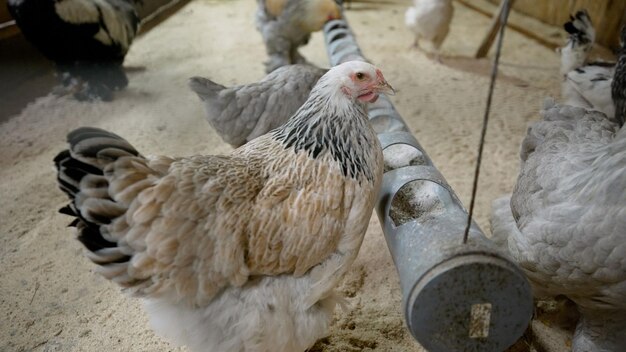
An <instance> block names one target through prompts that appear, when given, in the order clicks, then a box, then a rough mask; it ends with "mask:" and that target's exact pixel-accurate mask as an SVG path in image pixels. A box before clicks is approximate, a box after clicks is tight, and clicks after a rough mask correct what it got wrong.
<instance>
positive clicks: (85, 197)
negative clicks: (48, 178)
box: [54, 127, 149, 285]
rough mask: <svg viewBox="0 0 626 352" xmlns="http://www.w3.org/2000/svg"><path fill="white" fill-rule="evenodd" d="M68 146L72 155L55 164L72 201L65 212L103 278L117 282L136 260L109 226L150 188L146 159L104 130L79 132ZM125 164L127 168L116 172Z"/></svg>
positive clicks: (65, 154)
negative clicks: (144, 182)
mask: <svg viewBox="0 0 626 352" xmlns="http://www.w3.org/2000/svg"><path fill="white" fill-rule="evenodd" d="M67 141H68V143H69V149H67V150H64V151H62V152H60V153H59V154H58V155H57V156H56V157H55V158H54V163H55V165H56V168H57V181H58V184H59V187H60V188H61V190H62V191H63V192H65V193H66V194H67V195H68V196H69V198H70V203H69V204H68V205H67V206H65V207H63V208H61V209H60V210H59V212H60V213H62V214H66V215H69V216H72V217H74V218H75V219H74V220H73V221H72V222H71V223H70V226H74V227H76V228H77V230H78V231H77V232H78V240H79V241H81V242H82V243H83V245H84V246H85V247H86V248H87V249H88V250H89V251H90V252H89V253H88V256H89V258H90V259H91V260H92V261H93V262H95V263H96V264H99V265H101V268H100V271H101V272H102V273H103V275H104V276H105V277H107V278H109V279H112V278H113V277H116V276H118V275H119V268H120V266H122V265H123V263H126V262H128V261H129V259H130V256H129V255H128V253H129V252H128V251H125V250H124V248H121V247H120V245H119V244H118V243H117V242H118V241H117V240H118V239H116V238H113V237H112V235H111V234H110V232H109V231H108V230H107V229H106V226H107V225H110V224H112V223H113V222H114V220H115V219H116V218H118V217H120V216H121V215H123V214H124V213H125V212H126V210H127V208H128V206H129V203H130V201H129V199H134V198H135V196H136V194H137V193H138V192H139V191H141V190H142V189H143V188H145V187H138V186H140V185H141V183H140V181H141V180H143V179H146V178H147V177H148V174H149V172H146V169H148V168H147V167H145V168H142V167H137V164H141V163H142V162H143V163H145V162H146V159H144V158H143V157H142V156H141V155H140V154H139V152H137V150H135V148H134V147H133V146H132V145H130V144H129V143H128V142H127V141H126V140H124V139H123V138H121V137H119V136H117V135H115V134H113V133H110V132H107V131H104V130H101V129H98V128H91V127H83V128H79V129H76V130H74V131H72V132H70V133H69V134H68V136H67ZM129 157H130V158H129ZM122 159H124V160H122ZM119 163H121V164H122V165H115V168H113V167H112V166H113V165H114V164H119ZM124 164H129V165H130V164H132V166H133V167H124ZM111 174H115V178H111V177H110V176H111ZM111 179H113V180H112V181H111V182H109V180H111ZM118 283H120V284H122V285H124V283H123V282H118Z"/></svg>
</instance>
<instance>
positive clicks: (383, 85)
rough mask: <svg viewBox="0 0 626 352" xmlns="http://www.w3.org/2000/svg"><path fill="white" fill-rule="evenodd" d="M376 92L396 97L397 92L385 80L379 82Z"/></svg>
mask: <svg viewBox="0 0 626 352" xmlns="http://www.w3.org/2000/svg"><path fill="white" fill-rule="evenodd" d="M376 90H377V91H378V92H380V93H385V94H387V95H396V90H395V89H393V87H392V86H391V85H390V84H389V83H387V81H385V80H384V79H383V80H382V81H379V82H378V85H377V86H376Z"/></svg>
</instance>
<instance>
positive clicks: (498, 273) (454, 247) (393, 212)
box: [324, 20, 533, 352]
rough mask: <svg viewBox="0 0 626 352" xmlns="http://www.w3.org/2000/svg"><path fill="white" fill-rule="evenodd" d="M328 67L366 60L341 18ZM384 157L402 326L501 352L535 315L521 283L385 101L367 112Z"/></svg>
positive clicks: (461, 346) (428, 338)
mask: <svg viewBox="0 0 626 352" xmlns="http://www.w3.org/2000/svg"><path fill="white" fill-rule="evenodd" d="M324 35H325V40H326V48H327V51H328V56H329V58H330V63H331V65H333V66H334V65H337V64H340V63H342V62H346V61H350V60H362V61H367V60H365V58H364V57H363V55H362V54H361V52H360V50H359V47H358V45H357V44H356V41H355V40H354V36H353V34H352V32H351V31H350V28H349V26H348V24H347V22H346V21H345V20H333V21H330V22H328V23H327V24H326V26H325V27H324ZM369 116H370V120H371V122H372V125H373V126H374V129H375V130H376V132H377V133H378V138H379V140H380V143H381V145H382V148H383V151H384V154H385V174H384V177H383V185H382V189H381V192H380V194H379V197H378V204H377V207H376V211H377V214H378V218H379V219H380V222H381V224H382V227H383V232H384V234H385V239H386V241H387V246H388V247H389V251H390V252H391V255H392V257H393V260H394V263H395V266H396V269H397V270H398V275H399V277H400V285H401V287H402V293H403V310H404V314H405V319H406V324H407V326H408V328H409V330H410V331H411V333H412V334H413V336H414V337H415V339H417V340H418V341H419V343H420V344H421V345H422V346H424V347H425V348H426V349H428V350H429V351H432V352H438V351H441V352H453V351H480V352H488V351H494V352H495V351H503V350H504V349H506V348H507V347H509V346H511V345H512V344H513V343H515V341H516V340H517V339H518V338H519V337H520V336H522V334H523V333H524V331H525V329H526V327H527V326H528V323H529V322H530V319H531V316H532V307H533V304H532V293H531V289H530V286H529V284H528V281H527V280H526V277H525V276H524V274H523V273H522V271H521V270H520V269H519V267H518V266H517V265H516V264H514V262H512V261H511V260H510V259H508V258H507V256H506V255H505V254H503V253H501V252H500V251H499V250H498V249H497V248H495V246H494V245H493V244H492V243H491V242H490V241H489V240H488V239H487V238H486V237H485V235H484V234H483V232H482V231H481V230H480V228H479V227H478V225H476V224H475V223H473V224H472V227H471V229H470V232H469V237H468V241H467V243H463V234H464V231H465V227H466V223H467V216H468V215H467V212H466V211H465V209H464V208H463V206H462V205H461V202H460V201H459V199H458V197H457V196H456V194H455V193H454V191H453V190H452V189H451V188H450V186H449V185H448V183H447V182H446V180H445V179H444V177H443V176H442V175H441V174H440V173H439V171H438V170H437V169H436V168H435V166H434V165H433V163H432V161H431V160H430V158H429V157H428V155H427V154H426V152H425V151H424V149H423V148H422V147H421V146H420V145H419V143H418V142H417V140H416V139H415V137H414V136H413V135H412V134H411V133H410V132H409V131H408V128H407V127H406V124H405V123H404V121H403V120H402V117H400V115H399V114H398V112H397V111H396V110H395V109H394V107H393V104H392V103H391V101H390V100H389V98H388V97H386V96H385V95H381V96H380V98H379V99H378V101H377V102H376V103H375V104H373V105H372V106H371V107H370V111H369Z"/></svg>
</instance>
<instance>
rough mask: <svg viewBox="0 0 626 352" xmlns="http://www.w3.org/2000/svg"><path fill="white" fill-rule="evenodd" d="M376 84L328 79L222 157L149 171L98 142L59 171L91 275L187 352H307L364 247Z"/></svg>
mask: <svg viewBox="0 0 626 352" xmlns="http://www.w3.org/2000/svg"><path fill="white" fill-rule="evenodd" d="M390 91H391V87H390V86H389V85H388V84H387V82H386V81H385V79H384V77H383V75H382V73H381V72H380V70H378V69H377V68H375V67H374V66H372V65H370V64H368V63H364V62H358V61H351V62H347V63H344V64H342V65H339V66H336V67H334V68H332V69H331V70H330V71H329V72H328V73H327V74H325V75H324V76H323V77H322V78H321V79H320V80H319V81H318V83H317V85H316V86H315V87H314V88H313V91H312V92H311V95H310V97H309V99H307V101H306V102H305V104H304V105H303V106H302V107H301V108H300V109H299V110H298V111H297V112H296V114H295V115H294V116H293V117H292V118H291V119H290V120H289V122H287V123H286V124H284V125H282V126H281V127H279V128H277V129H275V130H273V131H272V132H270V133H268V134H265V135H263V136H261V137H259V138H256V139H254V140H252V141H250V142H249V143H248V144H246V145H244V146H242V147H240V148H238V149H235V150H234V151H233V152H232V153H231V154H230V155H223V156H212V155H196V156H191V157H183V158H171V157H164V156H156V157H149V158H146V157H144V156H142V155H141V154H139V152H137V151H136V150H135V148H133V147H132V146H131V145H130V144H129V143H128V142H127V141H125V140H124V139H122V138H121V137H119V136H117V135H115V134H113V133H110V132H107V131H104V130H100V129H95V128H80V129H77V130H75V131H73V132H71V133H70V134H69V135H68V142H69V145H70V147H69V150H65V151H62V152H61V153H60V154H59V155H58V156H57V157H56V158H55V163H56V166H57V168H58V182H59V185H60V187H61V189H62V190H63V191H65V192H66V193H67V194H68V195H69V197H70V200H71V202H70V204H69V205H68V206H67V207H65V208H63V209H62V212H63V213H66V214H68V215H71V216H73V217H75V220H74V221H73V222H72V225H74V226H76V227H77V230H78V239H79V240H80V241H81V242H82V243H83V244H84V246H85V247H86V248H87V257H88V258H89V259H91V260H92V261H93V262H94V263H95V264H96V265H97V271H98V272H99V273H101V274H102V275H103V276H104V277H106V278H108V279H110V280H112V281H114V282H115V283H117V284H119V285H120V286H122V287H123V288H125V290H126V291H127V292H130V293H133V294H134V295H136V296H139V297H142V298H143V299H144V301H145V304H146V309H147V311H148V313H149V315H150V320H151V323H152V325H153V328H154V329H155V330H156V331H157V332H159V333H160V334H162V335H164V336H165V337H167V338H169V339H170V340H171V341H173V342H175V343H177V344H181V345H187V346H188V347H189V348H190V349H191V350H192V351H255V352H281V351H284V352H287V351H303V350H305V349H306V348H308V347H310V346H311V345H312V344H313V343H314V342H315V341H316V340H317V339H318V338H320V337H322V336H324V335H325V334H326V333H327V329H328V326H329V324H330V322H331V319H332V315H333V314H332V313H333V310H334V307H335V304H336V303H337V302H338V300H340V299H341V298H340V297H339V296H338V295H337V294H336V293H335V292H334V291H333V289H334V287H335V286H336V285H337V283H338V282H339V281H340V280H341V279H342V277H343V276H344V274H345V273H346V272H347V271H348V269H349V267H350V265H351V264H352V262H353V261H354V259H355V258H356V256H357V253H358V251H359V248H360V246H361V243H362V240H363V236H364V234H365V230H366V229H367V226H368V223H369V219H370V217H371V213H372V209H373V206H374V201H375V199H376V194H377V192H378V189H379V187H380V184H381V180H382V170H383V157H382V150H381V148H380V145H379V143H378V139H377V137H376V133H375V132H374V130H373V129H372V127H371V126H370V123H369V120H368V117H367V114H366V104H367V103H369V102H373V101H375V100H376V99H377V98H378V95H379V93H380V92H390Z"/></svg>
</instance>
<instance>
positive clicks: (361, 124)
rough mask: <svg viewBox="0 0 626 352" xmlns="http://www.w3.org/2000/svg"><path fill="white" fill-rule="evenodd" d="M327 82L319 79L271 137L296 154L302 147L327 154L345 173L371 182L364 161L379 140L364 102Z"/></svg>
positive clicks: (318, 154) (316, 155) (314, 153)
mask: <svg viewBox="0 0 626 352" xmlns="http://www.w3.org/2000/svg"><path fill="white" fill-rule="evenodd" d="M324 78H326V77H323V78H322V79H324ZM328 81H329V80H320V81H319V82H318V84H317V86H316V87H315V88H314V89H313V91H312V92H311V95H310V96H309V99H308V100H307V101H306V103H305V104H304V105H303V106H302V107H301V108H300V109H299V110H298V111H297V112H296V114H295V115H294V116H293V117H292V118H291V119H290V120H289V121H288V122H287V123H286V124H285V125H283V126H282V127H280V128H278V129H276V130H274V132H273V134H272V136H273V138H274V139H276V140H278V141H280V142H281V143H283V144H284V146H285V148H294V152H295V153H298V152H300V151H302V150H304V151H306V152H307V153H308V154H309V156H310V157H311V158H319V157H321V156H323V155H326V154H327V153H330V156H331V157H332V158H333V159H334V160H335V161H337V162H338V163H339V164H340V165H341V167H342V172H343V174H344V176H346V177H350V178H353V179H358V180H361V179H362V178H365V179H367V180H368V181H373V180H374V174H373V173H372V170H370V169H368V168H367V167H366V166H367V162H366V160H370V159H371V158H372V157H373V156H372V151H371V149H372V147H373V146H375V145H377V144H378V140H377V139H376V135H375V133H374V131H373V130H372V128H371V126H370V125H369V122H368V117H367V113H366V108H365V105H364V104H363V103H361V102H359V101H353V100H351V98H349V97H348V96H346V95H344V94H343V93H342V92H341V91H340V90H339V89H333V88H334V86H335V84H332V83H333V82H328Z"/></svg>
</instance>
